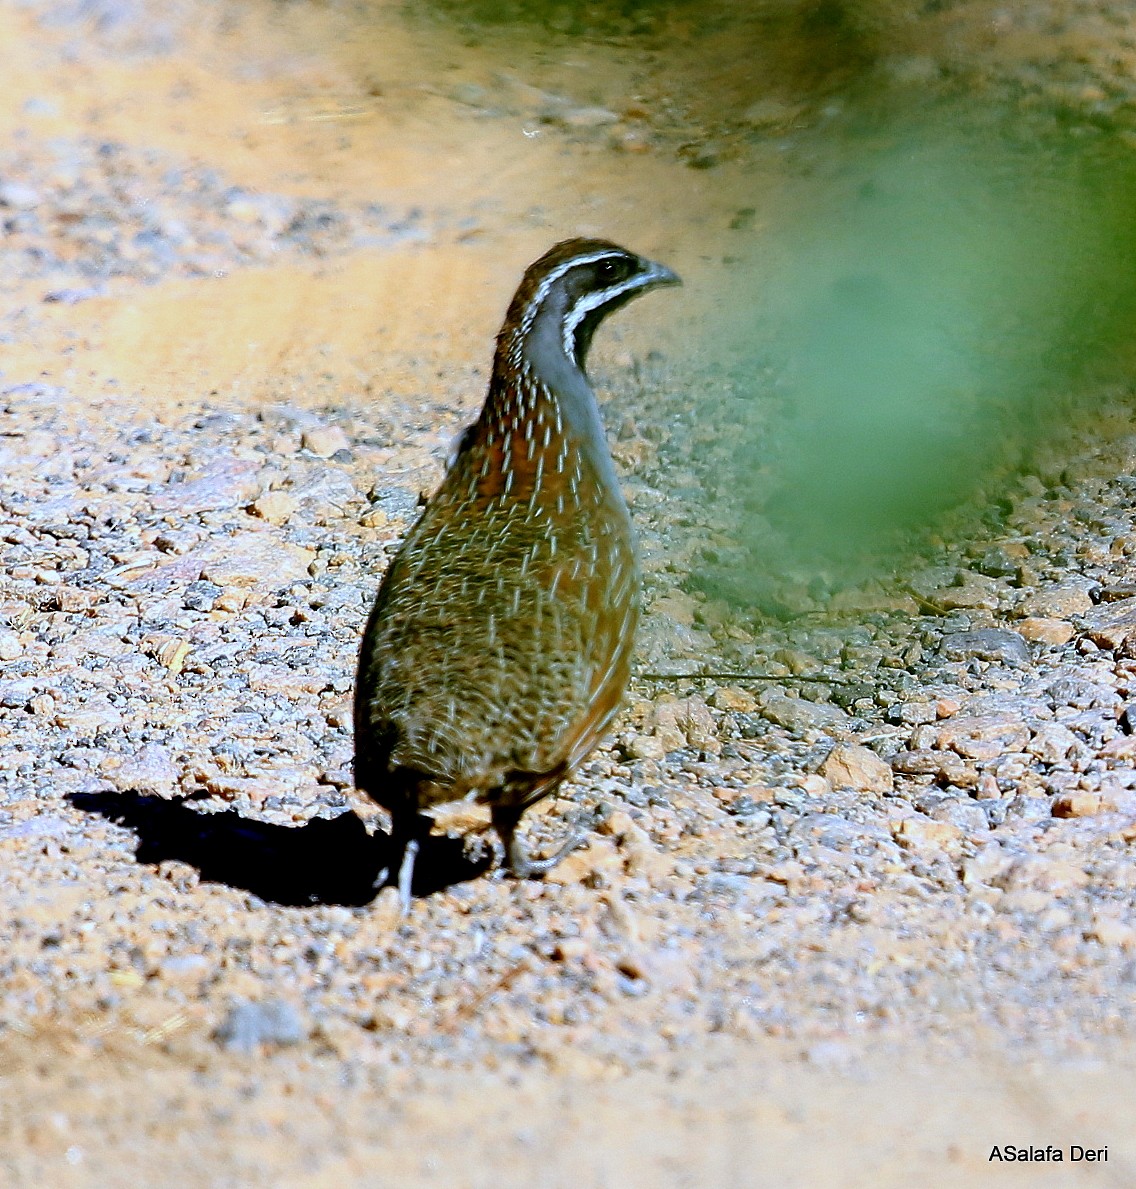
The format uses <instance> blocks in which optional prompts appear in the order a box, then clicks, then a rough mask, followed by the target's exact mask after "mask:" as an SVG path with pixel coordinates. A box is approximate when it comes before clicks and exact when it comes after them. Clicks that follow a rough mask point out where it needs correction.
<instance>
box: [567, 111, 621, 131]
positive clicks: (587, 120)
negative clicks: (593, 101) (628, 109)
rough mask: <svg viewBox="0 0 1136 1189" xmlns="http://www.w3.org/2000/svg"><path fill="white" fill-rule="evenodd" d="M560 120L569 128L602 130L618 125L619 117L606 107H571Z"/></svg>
mask: <svg viewBox="0 0 1136 1189" xmlns="http://www.w3.org/2000/svg"><path fill="white" fill-rule="evenodd" d="M558 120H559V122H560V123H561V124H563V125H564V126H565V127H567V128H602V127H604V126H605V125H607V124H618V123H619V116H618V115H617V114H616V113H615V112H613V111H609V110H608V108H606V107H571V108H568V110H567V111H564V112H561V113H560V115H559V117H558Z"/></svg>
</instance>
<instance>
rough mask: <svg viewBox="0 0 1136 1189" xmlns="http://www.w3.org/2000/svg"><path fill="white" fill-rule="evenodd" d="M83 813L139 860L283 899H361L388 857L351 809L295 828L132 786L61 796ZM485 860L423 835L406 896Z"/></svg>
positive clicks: (432, 888) (387, 845)
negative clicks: (130, 846) (112, 829)
mask: <svg viewBox="0 0 1136 1189" xmlns="http://www.w3.org/2000/svg"><path fill="white" fill-rule="evenodd" d="M67 800H68V801H70V802H71V804H72V805H74V806H75V808H76V809H80V810H82V811H83V812H84V813H97V814H99V815H100V816H102V817H104V818H107V819H108V820H109V821H112V822H116V823H117V824H118V825H121V826H125V827H126V828H127V829H129V830H133V831H134V833H135V834H136V835H137V836H138V846H137V848H136V849H135V852H134V856H135V858H136V859H137V860H138V862H139V863H146V864H152V865H154V866H157V864H159V863H162V862H164V861H166V860H168V859H176V860H179V861H180V862H182V863H188V864H189V865H190V866H191V867H196V868H197V870H198V871H199V872H200V875H201V878H202V879H203V880H206V881H208V882H210V883H220V884H227V885H228V886H229V887H232V888H242V889H244V890H245V891H248V892H251V893H252V894H253V895H254V896H257V897H259V899H261V900H264V901H267V902H270V903H273V904H282V905H292V906H299V905H313V904H339V905H346V906H352V907H355V906H359V905H363V904H369V903H370V902H371V901H372V900H373V899H374V898H375V896H376V895H377V894H378V886H377V885H378V881H379V877H380V874H381V872H382V871H383V869H384V868H387V869H389V868H391V866H392V864H394V863H397V858H396V856H395V855H394V853H393V847H392V846H391V840H390V838H389V837H388V836H387V835H386V834H381V833H377V834H374V835H368V833H367V831H366V829H365V827H364V826H363V823H362V822H361V821H360V820H359V818H358V817H356V816H355V814H353V813H351V812H347V813H343V814H341V815H340V816H339V817H336V818H332V819H330V820H329V819H325V818H314V819H312V820H311V821H309V822H306V823H305V824H304V825H302V826H277V825H272V824H271V823H269V822H257V821H250V820H249V819H248V818H243V817H241V816H240V814H238V813H236V812H235V811H234V810H226V811H225V812H222V813H201V812H198V811H197V810H194V809H191V808H190V807H189V806H188V805H187V804H186V801H192V800H193V798H192V797H189V798H186V799H185V800H179V801H167V800H164V799H163V798H161V797H154V796H149V795H147V794H143V793H136V792H124V793H120V792H113V793H112V792H98V793H69V794H67ZM488 864H489V861H488V860H485V859H481V860H478V861H476V862H475V861H472V860H471V859H469V858H468V857H467V856H466V854H465V849H464V846H463V843H462V840H461V839H456V838H448V837H431V838H427V839H425V840H424V841H423V845H422V850H421V851H420V853H419V855H418V859H417V860H416V862H415V864H414V889H413V890H414V894H415V895H416V896H425V895H429V894H430V893H431V892H436V891H439V890H441V889H442V888H445V887H449V886H450V885H451V884H454V883H460V882H461V881H462V880H467V879H472V878H474V877H475V876H477V875H480V874H482V873H483V872H484V871H485V870H486V868H487V866H488Z"/></svg>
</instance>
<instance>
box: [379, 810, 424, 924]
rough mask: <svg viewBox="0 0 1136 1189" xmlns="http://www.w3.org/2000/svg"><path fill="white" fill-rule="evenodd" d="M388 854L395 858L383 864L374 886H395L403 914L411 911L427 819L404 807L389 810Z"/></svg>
mask: <svg viewBox="0 0 1136 1189" xmlns="http://www.w3.org/2000/svg"><path fill="white" fill-rule="evenodd" d="M391 819H392V821H391V826H392V829H391V856H392V860H396V861H397V864H398V865H397V867H396V866H394V863H393V862H392V864H391V865H390V866H388V867H384V868H383V869H382V871H380V872H379V877H378V879H377V880H376V881H375V883H376V885H377V886H381V887H391V886H394V887H396V888H398V900H399V904H400V905H401V907H402V915H403V916H407V915H408V914H409V912H410V897H411V887H412V886H413V883H414V861H415V859H417V858H418V852H419V850H421V848H422V838H423V837H424V835H425V834H427V833H429V830H430V821H429V819H428V818H424V817H422V816H421V814H419V813H417V812H416V811H415V810H414V809H413V808H411V807H410V806H407V807H405V808H399V809H398V810H393V811H392V812H391Z"/></svg>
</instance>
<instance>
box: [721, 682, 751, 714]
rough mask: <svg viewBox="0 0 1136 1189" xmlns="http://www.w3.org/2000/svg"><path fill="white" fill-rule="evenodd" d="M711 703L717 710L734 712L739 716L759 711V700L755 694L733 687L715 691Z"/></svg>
mask: <svg viewBox="0 0 1136 1189" xmlns="http://www.w3.org/2000/svg"><path fill="white" fill-rule="evenodd" d="M710 701H711V703H712V704H713V706H714V709H715V710H732V711H734V712H736V713H738V714H752V713H753V712H754V711H755V710H756V709H757V699H756V698H755V697H754V696H753V694H751V693H750V692H749V691H748V690H744V689H737V688H736V687H734V686H732V685H731V686H725V687H724V688H722V689H718V690H715V691H714V696H713V697H712V698H711V699H710Z"/></svg>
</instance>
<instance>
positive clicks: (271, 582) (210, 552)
mask: <svg viewBox="0 0 1136 1189" xmlns="http://www.w3.org/2000/svg"><path fill="white" fill-rule="evenodd" d="M201 556H202V559H203V560H202V564H201V577H202V579H204V580H205V581H206V582H212V583H214V584H215V585H217V586H219V587H221V588H222V589H225V588H228V587H233V586H238V587H246V586H264V587H265V588H266V589H268V590H278V589H280V588H281V587H284V586H287V585H288V584H289V583H291V582H302V581H304V580H305V579H306V578H307V577H308V568H309V567H310V566H311V564H312V562H313V561H315V557H316V555H315V551H314V550H311V549H305V548H303V547H302V546H299V545H292V544H289V543H288V542H286V541H282V540H281V539H280V538H279V537H277V536H275V535H274V534H273V533H270V532H264V533H241V534H240V535H239V536H235V537H230V538H229V539H228V540H225V541H223V542H218V543H217V544H215V545H212V546H210V547H209V548H208V549H206V550H205V551H204V552H203V553H202V555H201Z"/></svg>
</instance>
